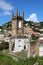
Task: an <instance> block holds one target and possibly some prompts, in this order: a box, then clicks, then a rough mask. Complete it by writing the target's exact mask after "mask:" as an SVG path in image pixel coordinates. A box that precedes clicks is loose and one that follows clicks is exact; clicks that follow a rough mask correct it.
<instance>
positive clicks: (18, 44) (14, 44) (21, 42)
mask: <svg viewBox="0 0 43 65" xmlns="http://www.w3.org/2000/svg"><path fill="white" fill-rule="evenodd" d="M27 45H28V38H26V37H20V38H19V37H17V38H12V40H10V44H9V46H10V47H9V50H10V51H11V52H21V51H22V50H27Z"/></svg>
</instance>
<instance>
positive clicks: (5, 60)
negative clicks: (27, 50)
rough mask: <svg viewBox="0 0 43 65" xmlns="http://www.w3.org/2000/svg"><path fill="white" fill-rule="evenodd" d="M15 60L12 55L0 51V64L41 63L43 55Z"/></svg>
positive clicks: (26, 64)
mask: <svg viewBox="0 0 43 65" xmlns="http://www.w3.org/2000/svg"><path fill="white" fill-rule="evenodd" d="M17 59H18V60H17V61H16V60H15V59H14V57H13V56H11V55H7V54H5V53H0V65H34V63H36V62H37V63H38V65H43V57H35V58H34V57H30V58H25V59H21V58H17Z"/></svg>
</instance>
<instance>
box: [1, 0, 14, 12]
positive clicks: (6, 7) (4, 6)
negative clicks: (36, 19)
mask: <svg viewBox="0 0 43 65" xmlns="http://www.w3.org/2000/svg"><path fill="white" fill-rule="evenodd" d="M0 8H1V9H2V10H8V11H11V10H12V9H13V6H11V5H10V4H9V3H7V2H5V1H3V0H0Z"/></svg>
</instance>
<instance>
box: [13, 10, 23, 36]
mask: <svg viewBox="0 0 43 65" xmlns="http://www.w3.org/2000/svg"><path fill="white" fill-rule="evenodd" d="M23 33H24V11H23V12H22V16H20V13H19V11H18V9H17V11H16V16H14V13H12V37H16V36H21V35H22V34H23Z"/></svg>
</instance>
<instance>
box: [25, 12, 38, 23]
mask: <svg viewBox="0 0 43 65" xmlns="http://www.w3.org/2000/svg"><path fill="white" fill-rule="evenodd" d="M25 20H26V21H33V22H39V21H38V20H37V15H36V13H33V14H31V15H30V17H29V18H27V19H25Z"/></svg>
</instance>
